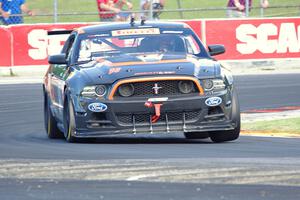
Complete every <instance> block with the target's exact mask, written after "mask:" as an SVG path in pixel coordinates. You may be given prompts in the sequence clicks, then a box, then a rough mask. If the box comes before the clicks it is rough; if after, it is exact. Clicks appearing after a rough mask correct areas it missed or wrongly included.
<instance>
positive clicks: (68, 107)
mask: <svg viewBox="0 0 300 200" xmlns="http://www.w3.org/2000/svg"><path fill="white" fill-rule="evenodd" d="M75 131H76V124H75V116H74V107H73V103H72V101H71V99H70V98H68V97H66V98H65V103H64V136H65V139H66V141H67V142H70V143H74V142H77V141H78V139H77V138H75V137H74V136H73V135H74V134H75Z"/></svg>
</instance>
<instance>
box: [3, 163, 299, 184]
mask: <svg viewBox="0 0 300 200" xmlns="http://www.w3.org/2000/svg"><path fill="white" fill-rule="evenodd" d="M249 163H251V164H249ZM249 163H247V162H244V163H242V162H240V163H239V164H238V165H236V164H235V163H234V162H233V163H229V162H228V163H226V164H222V163H219V162H211V161H210V162H208V163H203V162H202V161H200V162H199V161H198V162H197V163H193V164H192V165H190V166H187V165H182V164H183V163H182V162H180V163H178V161H171V162H170V161H163V160H121V161H120V160H119V161H118V160H106V161H72V160H64V161H53V162H51V161H49V160H47V161H41V160H39V161H38V160H1V161H0V164H1V167H0V177H1V178H20V179H32V178H39V179H40V178H46V179H64V180H65V179H80V180H126V181H151V182H153V181H154V182H155V181H156V182H158V181H159V182H191V183H216V184H273V185H294V186H300V169H299V165H298V164H294V163H288V164H287V165H281V164H280V162H279V163H278V164H279V165H278V164H274V163H272V162H271V163H260V162H257V161H256V162H253V161H252V162H251V161H249Z"/></svg>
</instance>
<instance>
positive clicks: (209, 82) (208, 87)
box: [203, 79, 214, 91]
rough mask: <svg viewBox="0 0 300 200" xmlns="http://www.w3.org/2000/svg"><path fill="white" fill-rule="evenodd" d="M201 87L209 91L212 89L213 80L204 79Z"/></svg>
mask: <svg viewBox="0 0 300 200" xmlns="http://www.w3.org/2000/svg"><path fill="white" fill-rule="evenodd" d="M203 87H204V90H205V91H210V90H212V89H214V82H213V81H212V80H209V79H208V80H204V81H203Z"/></svg>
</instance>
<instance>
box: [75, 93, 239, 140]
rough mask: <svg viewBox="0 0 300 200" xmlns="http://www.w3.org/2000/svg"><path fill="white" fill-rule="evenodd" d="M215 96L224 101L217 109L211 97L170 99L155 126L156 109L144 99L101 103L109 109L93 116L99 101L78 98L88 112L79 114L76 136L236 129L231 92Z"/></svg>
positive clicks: (77, 114) (77, 113) (162, 109)
mask: <svg viewBox="0 0 300 200" xmlns="http://www.w3.org/2000/svg"><path fill="white" fill-rule="evenodd" d="M213 96H214V97H215V96H218V97H220V98H222V103H221V104H220V105H218V106H216V107H209V106H207V105H206V104H205V100H206V99H208V98H209V97H212V96H191V97H184V98H174V99H172V98H170V99H169V100H168V101H166V102H162V104H163V105H162V107H161V117H160V119H159V120H158V121H157V122H156V123H152V122H151V116H153V115H154V113H155V112H154V108H147V107H145V105H144V104H145V102H146V101H147V100H145V99H136V100H130V101H118V100H114V101H101V103H104V104H106V105H107V107H108V109H107V110H106V111H105V112H102V113H93V112H91V111H89V110H88V109H87V106H88V105H89V104H90V103H94V102H95V101H96V100H93V99H89V100H87V99H81V100H80V99H78V101H79V104H81V106H82V107H84V108H86V111H87V112H84V113H82V112H76V115H75V116H76V117H75V118H76V133H75V135H74V136H75V137H101V136H107V135H122V134H126V135H127V134H139V133H150V134H154V133H178V132H181V133H182V132H209V131H224V130H233V129H234V128H235V127H236V126H237V124H236V122H235V121H234V120H233V119H234V117H233V116H232V104H231V102H232V99H231V91H230V90H224V91H222V92H218V93H217V94H214V95H213ZM98 102H100V101H98Z"/></svg>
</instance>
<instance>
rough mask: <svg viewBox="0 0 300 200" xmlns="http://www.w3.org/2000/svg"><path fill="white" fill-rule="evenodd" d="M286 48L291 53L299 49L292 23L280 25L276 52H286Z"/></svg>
mask: <svg viewBox="0 0 300 200" xmlns="http://www.w3.org/2000/svg"><path fill="white" fill-rule="evenodd" d="M298 29H299V27H298ZM298 34H299V33H298ZM299 39H300V38H299ZM288 49H289V52H292V53H295V52H299V50H300V48H299V41H298V39H297V32H296V27H295V24H294V23H284V24H281V26H280V35H279V38H278V49H277V53H287V52H288Z"/></svg>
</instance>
